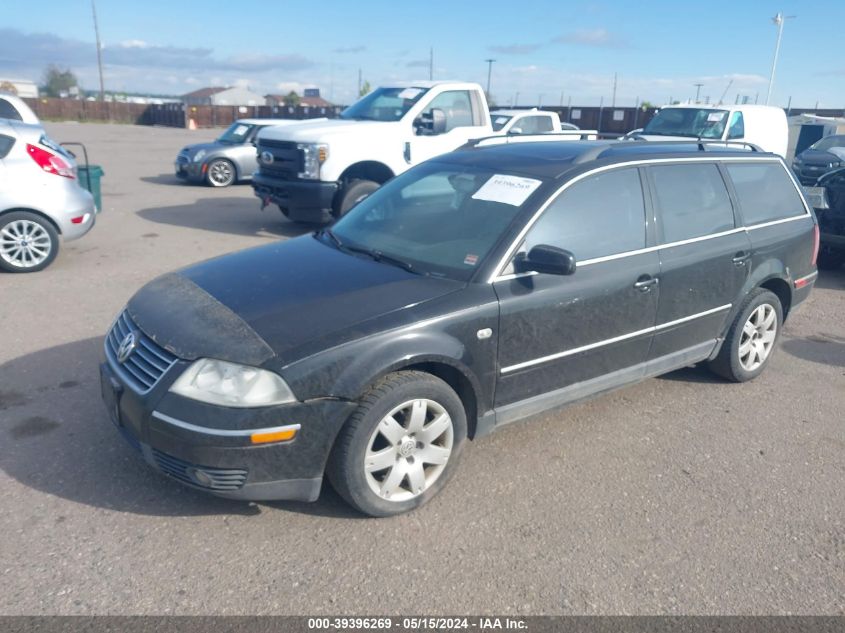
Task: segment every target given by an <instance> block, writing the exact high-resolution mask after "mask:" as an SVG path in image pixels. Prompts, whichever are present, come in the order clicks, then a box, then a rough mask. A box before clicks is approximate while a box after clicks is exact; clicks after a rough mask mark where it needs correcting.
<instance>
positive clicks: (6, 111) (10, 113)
mask: <svg viewBox="0 0 845 633" xmlns="http://www.w3.org/2000/svg"><path fill="white" fill-rule="evenodd" d="M0 119H12V120H13V121H23V117H21V114H20V112H18V110H17V108H15V106H13V105H12V104H11V103H9V102H8V101H6V100H5V99H3V98H2V97H0Z"/></svg>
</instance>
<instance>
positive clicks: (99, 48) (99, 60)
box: [91, 0, 106, 101]
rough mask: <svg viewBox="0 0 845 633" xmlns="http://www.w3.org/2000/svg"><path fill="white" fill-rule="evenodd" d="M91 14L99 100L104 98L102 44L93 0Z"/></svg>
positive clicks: (92, 0)
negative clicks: (95, 44) (98, 77)
mask: <svg viewBox="0 0 845 633" xmlns="http://www.w3.org/2000/svg"><path fill="white" fill-rule="evenodd" d="M91 14H92V15H93V16H94V37H95V39H96V40H97V68H98V69H99V70H100V101H104V100H105V98H106V90H105V87H104V86H103V45H102V44H100V27H99V25H98V24H97V7H96V6H94V0H91Z"/></svg>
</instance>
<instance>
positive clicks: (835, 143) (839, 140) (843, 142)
mask: <svg viewBox="0 0 845 633" xmlns="http://www.w3.org/2000/svg"><path fill="white" fill-rule="evenodd" d="M834 147H845V136H826V137H824V138H823V139H822V140H820V141H816V142H815V143H813V145H812V146H811V147H810V149H817V150H819V151H820V152H826V151H827V150H829V149H833V148H834Z"/></svg>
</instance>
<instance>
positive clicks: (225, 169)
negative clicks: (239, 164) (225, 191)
mask: <svg viewBox="0 0 845 633" xmlns="http://www.w3.org/2000/svg"><path fill="white" fill-rule="evenodd" d="M236 179H237V171H235V166H234V165H233V164H232V162H231V161H228V160H226V159H225V158H215V159H214V160H213V161H211V162H210V163H208V169H207V170H206V172H205V181H206V182H207V183H208V184H209V185H210V186H212V187H228V186H229V185H231V184H233V183H234V182H235V180H236Z"/></svg>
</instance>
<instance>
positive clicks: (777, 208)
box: [727, 162, 806, 226]
mask: <svg viewBox="0 0 845 633" xmlns="http://www.w3.org/2000/svg"><path fill="white" fill-rule="evenodd" d="M727 170H728V174H730V177H731V180H732V181H733V184H734V189H736V195H737V198H739V206H740V209H741V210H742V217H743V220H745V224H746V225H747V226H751V225H753V224H760V223H761V222H771V221H773V220H782V219H784V218H789V217H792V216H795V215H802V214H804V213H806V211H805V210H804V204H803V203H802V202H801V197H800V196H799V195H798V191H797V190H796V189H795V185H793V184H792V180H791V179H790V178H789V176H788V175H787V173H786V170H785V169H784V168H783V167H781V165H780V164H779V163H760V162H758V163H730V164H728V165H727Z"/></svg>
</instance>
